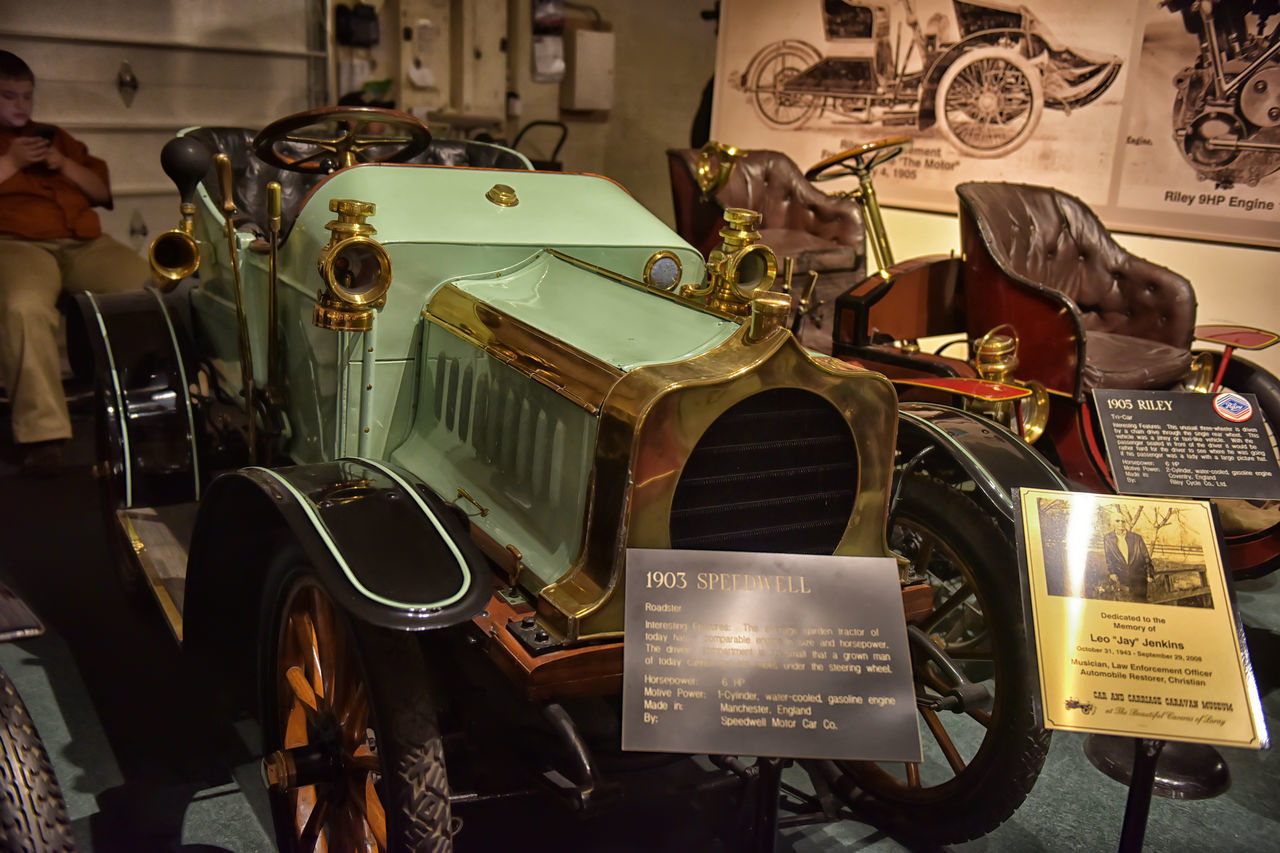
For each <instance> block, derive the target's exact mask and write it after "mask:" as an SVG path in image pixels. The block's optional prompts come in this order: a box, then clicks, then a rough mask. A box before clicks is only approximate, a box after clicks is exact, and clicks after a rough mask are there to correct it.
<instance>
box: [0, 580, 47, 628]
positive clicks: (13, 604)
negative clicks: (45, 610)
mask: <svg viewBox="0 0 1280 853" xmlns="http://www.w3.org/2000/svg"><path fill="white" fill-rule="evenodd" d="M43 633H44V623H43V622H41V621H40V617H38V616H36V614H35V613H34V612H32V610H31V608H30V607H28V606H27V603H26V602H25V601H23V600H22V599H21V598H19V597H18V594H17V593H15V592H14V591H13V590H11V589H9V587H7V586H5V585H4V584H3V583H0V643H8V642H10V641H12V640H25V639H27V638H28V637H38V636H40V635H41V634H43Z"/></svg>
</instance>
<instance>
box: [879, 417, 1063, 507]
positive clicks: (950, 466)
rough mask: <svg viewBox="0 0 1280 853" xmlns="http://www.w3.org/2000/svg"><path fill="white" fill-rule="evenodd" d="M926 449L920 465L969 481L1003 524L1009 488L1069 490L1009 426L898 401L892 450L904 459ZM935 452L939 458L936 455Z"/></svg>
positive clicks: (1010, 501) (1009, 503)
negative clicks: (926, 452)
mask: <svg viewBox="0 0 1280 853" xmlns="http://www.w3.org/2000/svg"><path fill="white" fill-rule="evenodd" d="M926 448H933V450H932V451H931V452H930V453H929V454H928V455H927V456H926V457H924V458H923V459H922V460H921V467H922V468H923V469H924V470H926V471H929V472H931V473H934V474H937V475H939V476H942V477H943V478H944V479H955V476H954V475H955V473H956V470H957V469H958V470H959V471H960V472H963V475H964V479H969V480H972V481H973V482H974V483H975V484H976V485H977V487H978V490H979V492H980V493H981V495H982V496H983V497H985V498H986V502H987V503H989V504H990V505H991V506H992V507H993V508H994V509H995V511H996V512H998V513H999V514H1000V516H1001V517H1003V519H1004V521H1005V522H1006V523H1007V524H1012V523H1013V520H1014V504H1013V494H1012V492H1011V491H1010V490H1011V489H1014V488H1034V489H1056V490H1060V491H1069V490H1071V488H1072V487H1071V484H1070V483H1069V482H1068V481H1067V480H1066V479H1064V478H1063V476H1062V474H1061V473H1059V472H1058V470H1057V469H1056V468H1054V467H1053V465H1052V464H1050V462H1049V461H1048V460H1047V459H1045V458H1044V457H1043V456H1041V455H1040V453H1039V452H1037V451H1036V450H1035V448H1033V447H1031V446H1030V445H1029V444H1027V443H1026V442H1025V441H1023V440H1022V439H1021V438H1019V437H1018V436H1016V435H1014V434H1013V433H1011V432H1009V430H1007V429H1005V428H1004V427H1002V426H1000V425H999V424H997V423H995V422H994V421H991V420H989V419H988V418H984V417H981V416H979V415H975V414H972V413H970V412H965V411H961V410H960V409H955V408H952V407H951V406H941V405H935V404H931V403H901V404H899V407H898V450H899V451H900V452H901V459H902V461H904V462H905V461H907V460H910V459H912V458H914V457H915V456H916V454H918V453H919V452H920V451H922V450H925V449H926ZM940 454H941V458H939V455H940Z"/></svg>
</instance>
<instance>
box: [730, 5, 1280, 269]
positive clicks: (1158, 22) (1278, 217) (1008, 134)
mask: <svg viewBox="0 0 1280 853" xmlns="http://www.w3.org/2000/svg"><path fill="white" fill-rule="evenodd" d="M1273 6H1275V4H1274V3H1271V2H1267V3H1261V4H1257V3H1253V2H1251V0H1204V2H1201V3H1195V4H1193V2H1192V0H1170V2H1169V3H1168V5H1162V4H1161V3H1160V2H1159V0H1121V2H1105V0H1084V2H1079V3H1073V4H1056V3H1049V2H1044V1H1043V0H1040V1H1039V2H1031V3H1028V4H1026V5H1016V4H1012V3H1002V2H998V0H982V2H964V0H803V2H792V3H773V2H769V0H726V2H725V3H724V6H723V8H722V11H721V21H720V40H719V47H718V52H717V59H716V91H715V100H714V109H713V113H712V126H711V134H712V138H714V139H717V140H719V141H721V142H725V143H728V144H731V145H735V146H737V147H739V148H748V149H750V148H772V149H775V150H780V151H784V152H786V153H787V154H788V155H790V156H791V158H792V159H794V160H795V161H796V162H797V164H798V165H799V166H800V167H801V168H802V169H805V168H808V167H809V166H811V165H813V164H814V163H816V162H818V161H819V160H822V159H823V158H825V157H827V156H830V155H831V154H834V153H837V152H839V151H842V150H845V149H847V148H851V147H853V146H855V145H859V144H861V143H864V142H869V141H872V140H875V139H881V138H885V137H892V136H908V137H911V138H912V139H913V141H914V149H913V150H912V151H911V152H909V153H907V154H905V155H903V156H902V157H900V158H898V159H897V160H895V161H894V162H892V163H890V164H888V165H887V166H885V167H884V168H881V169H879V170H877V172H876V185H877V191H878V192H879V195H880V199H881V201H882V202H883V203H885V204H888V205H896V206H902V207H914V208H920V209H925V210H937V211H944V212H953V211H954V210H955V209H956V198H955V193H954V187H955V185H956V184H959V183H962V182H964V181H992V180H995V181H999V180H1008V181H1018V182H1024V183H1038V184H1044V185H1047V186H1052V187H1056V188H1057V189H1060V190H1064V191H1066V192H1069V193H1072V194H1073V195H1077V196H1079V197H1080V198H1081V199H1082V200H1084V201H1085V203H1086V204H1088V205H1089V206H1090V207H1092V208H1093V209H1094V210H1095V211H1096V212H1097V213H1098V214H1099V215H1100V216H1101V217H1102V218H1103V220H1104V222H1106V223H1107V225H1108V226H1109V227H1112V228H1116V229H1128V230H1137V231H1145V232H1151V233H1163V234H1170V235H1176V236H1190V237H1199V238H1209V239H1221V240H1227V241H1232V242H1244V243H1251V244H1262V245H1280V228H1277V224H1280V176H1277V175H1276V174H1275V172H1276V169H1277V168H1280V148H1276V145H1277V140H1280V130H1277V128H1280V53H1278V52H1277V40H1278V39H1280V27H1277V23H1280V15H1271V14H1268V12H1269V11H1270V9H1271V7H1273ZM1201 10H1204V11H1203V12H1202V11H1201ZM1258 10H1261V11H1258ZM1206 20H1207V21H1208V22H1209V24H1208V25H1206V23H1205V21H1206ZM850 183H851V182H850ZM837 187H839V185H837Z"/></svg>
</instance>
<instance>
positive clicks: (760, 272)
mask: <svg viewBox="0 0 1280 853" xmlns="http://www.w3.org/2000/svg"><path fill="white" fill-rule="evenodd" d="M724 222H725V225H724V228H722V229H720V236H721V237H723V238H724V242H723V243H721V244H720V245H719V246H717V247H716V248H715V249H712V251H711V255H710V256H709V257H708V258H707V282H706V284H705V285H704V286H702V287H697V288H691V289H688V290H686V291H685V295H687V296H703V295H705V296H706V305H707V307H708V308H710V309H712V310H713V311H719V312H721V313H723V314H730V315H732V316H735V317H745V316H746V315H747V314H749V313H751V302H752V300H753V299H754V298H755V296H756V294H757V293H764V292H766V291H768V290H769V288H771V287H773V281H774V279H775V278H777V275H778V258H777V256H776V255H774V253H773V249H770V248H769V247H768V246H766V245H764V244H763V243H761V242H759V240H760V232H759V231H757V230H756V227H757V226H758V225H759V224H760V214H759V213H757V212H756V211H754V210H747V209H745V208H741V207H731V208H729V209H728V210H726V211H725V212H724Z"/></svg>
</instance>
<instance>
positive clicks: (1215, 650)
mask: <svg viewBox="0 0 1280 853" xmlns="http://www.w3.org/2000/svg"><path fill="white" fill-rule="evenodd" d="M1018 506H1019V512H1020V514H1021V516H1022V519H1021V524H1020V529H1019V531H1018V533H1019V545H1020V551H1021V554H1022V557H1023V560H1024V570H1025V573H1026V593H1027V603H1028V609H1029V612H1030V614H1031V617H1032V618H1031V621H1030V622H1029V623H1028V627H1029V628H1030V629H1031V631H1032V639H1033V645H1034V648H1035V656H1036V665H1037V670H1038V673H1039V682H1040V684H1039V691H1038V692H1039V704H1040V708H1041V711H1042V713H1043V717H1044V724H1045V726H1046V727H1048V728H1055V729H1067V730H1071V731H1080V732H1098V733H1102V734H1113V735H1124V734H1132V735H1137V736H1141V737H1152V738H1160V739H1167V740H1184V741H1192V742H1199V743H1213V744H1222V745H1229V746H1243V747H1250V748H1253V749H1259V748H1265V747H1266V746H1267V743H1268V733H1267V731H1266V724H1265V722H1264V721H1263V715H1262V710H1261V702H1260V699H1259V696H1258V690H1257V685H1256V684H1255V682H1254V680H1253V676H1252V667H1251V665H1250V662H1249V657H1248V648H1247V646H1245V644H1244V639H1243V631H1242V629H1241V627H1240V624H1239V622H1238V621H1237V620H1236V618H1235V615H1234V613H1233V609H1232V605H1231V600H1230V595H1229V593H1228V591H1227V587H1226V576H1225V574H1224V572H1223V568H1222V554H1221V551H1220V550H1219V547H1218V538H1217V535H1216V533H1215V532H1214V525H1213V520H1212V516H1211V509H1210V505H1209V504H1208V503H1207V502H1205V501H1188V500H1174V499H1152V498H1135V497H1128V496H1116V495H1095V494H1087V493H1082V492H1055V491H1048V490H1043V489H1022V490H1020V491H1019V496H1018Z"/></svg>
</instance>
